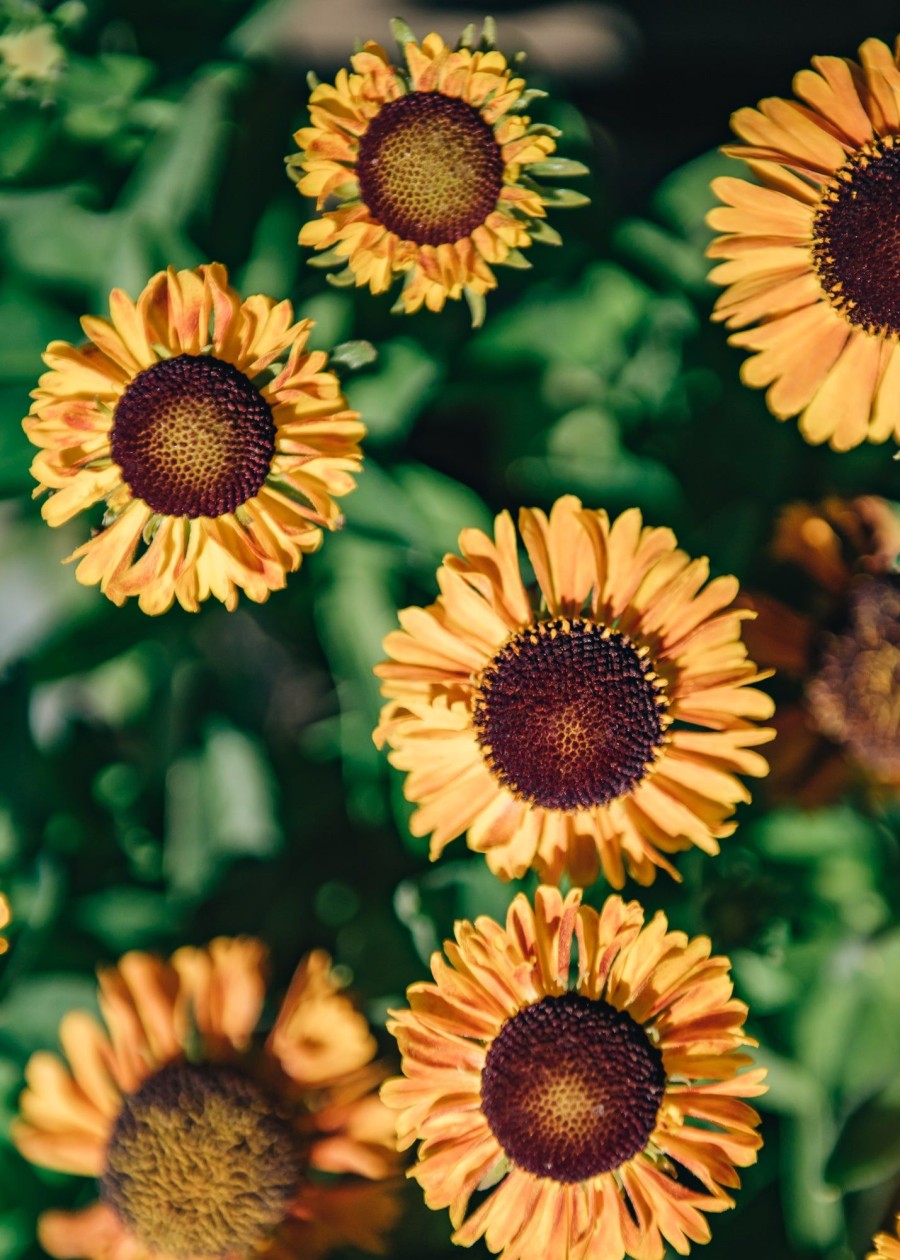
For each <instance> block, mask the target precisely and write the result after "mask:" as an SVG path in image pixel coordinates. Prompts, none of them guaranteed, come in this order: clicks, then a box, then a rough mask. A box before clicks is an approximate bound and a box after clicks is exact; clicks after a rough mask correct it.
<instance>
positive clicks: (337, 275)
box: [325, 267, 356, 289]
mask: <svg viewBox="0 0 900 1260" xmlns="http://www.w3.org/2000/svg"><path fill="white" fill-rule="evenodd" d="M325 279H326V280H327V281H328V283H329V284H333V285H334V287H335V288H336V289H348V288H349V287H350V285H352V284H356V276H355V275H354V274H353V271H352V270H351V268H350V267H345V268H344V270H343V271H332V272H330V273H329V274H328V275H327V276H326V277H325Z"/></svg>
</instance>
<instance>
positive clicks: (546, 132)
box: [525, 123, 562, 140]
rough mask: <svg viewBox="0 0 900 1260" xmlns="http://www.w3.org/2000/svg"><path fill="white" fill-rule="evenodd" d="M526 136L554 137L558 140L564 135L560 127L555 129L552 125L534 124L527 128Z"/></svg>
mask: <svg viewBox="0 0 900 1260" xmlns="http://www.w3.org/2000/svg"><path fill="white" fill-rule="evenodd" d="M525 135H526V136H552V138H553V139H554V140H558V139H559V138H560V136H561V135H562V132H561V131H560V129H559V127H554V126H553V125H552V124H551V123H532V124H531V126H530V127H526V128H525Z"/></svg>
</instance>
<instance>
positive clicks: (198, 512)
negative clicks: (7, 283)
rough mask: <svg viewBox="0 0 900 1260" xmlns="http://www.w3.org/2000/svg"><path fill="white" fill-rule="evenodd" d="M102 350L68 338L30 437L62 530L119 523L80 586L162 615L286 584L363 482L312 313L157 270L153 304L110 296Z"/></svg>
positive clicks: (201, 275) (89, 546)
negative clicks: (99, 513)
mask: <svg viewBox="0 0 900 1260" xmlns="http://www.w3.org/2000/svg"><path fill="white" fill-rule="evenodd" d="M109 305H110V318H109V320H108V321H107V320H105V319H98V318H94V317H91V316H86V317H85V318H84V319H83V320H82V321H81V322H82V327H83V329H84V332H85V334H86V336H87V337H88V338H89V341H88V343H87V345H85V346H83V347H81V348H77V347H75V346H71V345H69V344H68V343H67V342H64V341H54V342H52V343H51V344H50V345H49V346H48V348H47V350H46V351H45V353H44V362H45V363H46V364H47V366H48V368H49V369H50V371H48V372H46V373H45V374H44V375H43V376H42V377H41V379H40V383H39V386H38V388H37V389H36V390H35V391H34V393H33V395H32V397H33V398H34V403H33V404H32V408H31V413H30V415H29V416H28V417H27V418H26V419H25V420H24V421H23V425H24V428H25V432H26V433H27V434H28V437H29V438H30V440H31V441H32V442H33V443H34V445H35V446H39V447H41V448H42V449H41V451H40V453H39V454H38V455H37V456H36V457H35V459H34V462H33V463H32V466H31V472H32V476H33V477H34V478H35V479H36V480H37V482H38V483H39V485H38V489H37V491H36V492H35V493H36V494H40V493H41V492H42V491H44V490H51V491H53V494H52V495H51V497H50V498H49V499H48V500H47V502H46V503H45V504H44V507H43V516H44V519H45V520H46V521H47V522H48V523H49V524H50V525H61V524H62V523H63V522H64V521H68V520H69V519H70V518H71V517H73V516H75V515H77V514H78V513H79V512H81V511H84V510H85V509H89V508H92V507H93V506H94V505H95V504H97V503H100V502H103V503H105V505H106V512H105V515H104V517H103V525H102V528H101V529H100V530H99V531H96V532H95V534H94V537H92V538H91V540H90V542H87V543H85V544H84V546H82V547H79V548H78V550H77V551H75V552H74V554H73V555H72V556H71V557H70V559H73V560H74V559H79V560H80V561H81V563H80V564H79V565H78V568H77V570H76V577H77V578H78V580H79V582H82V583H84V584H85V585H87V586H90V585H94V584H95V583H98V582H99V583H100V589H101V590H102V591H103V592H104V593H105V594H106V595H107V596H108V597H109V598H110V599H111V600H112V601H113V602H114V603H116V604H122V603H124V601H125V600H126V599H127V598H128V597H129V596H132V595H136V596H137V597H138V601H139V603H140V606H141V608H142V609H143V610H144V612H146V613H162V612H165V611H166V609H168V608H169V607H170V606H171V605H172V603H173V601H174V600H177V601H178V603H179V604H181V606H182V607H183V608H186V609H187V610H188V611H190V612H196V611H197V609H198V608H199V606H200V604H201V602H202V601H203V600H205V599H208V598H209V596H210V595H212V596H215V598H216V599H219V600H221V601H222V603H224V604H225V605H226V606H227V607H228V608H229V609H233V608H234V607H235V605H236V604H237V599H238V589H241V590H243V591H244V592H245V593H246V595H247V596H248V598H249V599H252V600H255V601H256V602H258V603H261V602H263V601H264V600H266V599H267V598H268V596H269V592H270V591H274V590H280V589H281V588H282V587H283V586H284V584H285V577H286V574H287V573H289V572H291V571H293V570H294V569H297V568H298V567H299V565H300V562H301V560H302V558H303V555H304V553H306V552H310V551H315V550H316V549H317V548H318V547H319V546H320V544H321V541H322V530H323V529H336V528H339V527H340V525H341V524H342V517H341V515H340V512H339V511H338V507H337V504H336V503H335V499H336V498H337V497H339V496H341V495H344V494H347V493H348V492H349V491H351V490H352V489H353V487H354V474H355V473H357V472H358V471H359V468H360V464H361V454H360V450H359V445H358V443H359V440H360V438H361V437H362V436H363V434H364V432H365V430H364V428H363V426H362V425H361V424H360V423H359V417H358V416H357V415H356V413H355V412H352V411H348V410H347V409H346V404H345V402H344V399H343V397H342V395H341V391H340V388H339V385H338V381H337V379H336V377H335V376H334V375H333V374H332V373H331V372H327V371H325V365H326V362H327V355H325V354H323V353H321V352H314V353H307V352H306V351H305V344H306V340H307V337H308V334H309V331H310V329H311V327H312V323H311V321H310V320H301V321H300V322H298V323H294V322H293V312H292V309H291V304H290V303H289V302H278V303H275V302H274V301H272V299H271V298H267V297H262V296H255V297H250V298H248V299H247V300H246V301H245V302H241V300H240V298H239V297H238V295H237V294H236V293H235V291H234V290H233V289H232V288H230V287H229V285H228V277H227V275H226V272H225V269H224V268H223V267H222V266H220V265H219V264H217V263H213V264H210V265H208V266H203V267H199V268H197V270H195V271H175V270H174V269H172V268H169V270H168V271H165V272H160V273H159V274H158V275H156V276H154V277H153V279H152V280H151V281H150V283H149V284H148V285H147V287H146V288H145V289H144V291H143V293H142V294H141V295H140V297H139V298H138V301H137V302H136V303H135V302H132V301H131V299H130V298H128V297H127V296H126V295H125V294H124V293H123V292H122V291H121V290H119V289H115V290H113V292H112V293H111V295H110V299H109Z"/></svg>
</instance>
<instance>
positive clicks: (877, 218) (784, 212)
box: [709, 39, 900, 450]
mask: <svg viewBox="0 0 900 1260" xmlns="http://www.w3.org/2000/svg"><path fill="white" fill-rule="evenodd" d="M898 48H900V45H898ZM859 55H860V61H861V64H860V65H857V63H856V62H854V61H850V60H848V59H844V58H841V57H814V58H813V67H814V68H813V69H812V70H801V71H800V73H799V74H797V75H796V76H795V78H794V92H795V93H796V95H797V96H798V97H799V98H800V100H799V101H786V100H780V99H777V98H774V97H773V98H770V99H768V100H764V101H760V103H759V107H758V109H739V110H738V111H737V113H735V114H734V116H733V117H732V120H731V122H732V127H733V128H734V130H735V132H736V133H737V134H738V136H739V137H740V138H741V140H743V141H744V143H743V144H740V145H735V146H732V147H731V148H727V149H726V150H725V152H726V153H728V154H729V155H730V156H732V157H737V158H741V159H743V160H744V161H745V162H746V163H747V165H748V167H749V168H750V171H751V172H752V174H753V175H754V176H755V177H756V179H757V180H758V181H759V182H758V183H748V182H747V181H746V180H742V179H734V178H731V177H728V178H723V179H718V180H716V181H715V182H714V184H713V190H714V191H715V193H716V195H717V196H718V197H719V198H720V200H721V201H723V202H724V203H725V205H724V206H723V207H719V208H717V209H715V210H713V211H712V213H711V214H710V216H709V222H710V224H711V226H712V227H714V228H717V229H719V230H721V231H722V232H724V233H725V235H723V236H720V237H719V238H718V239H717V240H715V241H714V242H713V244H712V246H711V247H710V250H709V252H710V254H711V256H712V257H714V258H718V259H725V260H726V261H724V262H722V263H721V264H720V265H718V266H717V267H715V268H714V270H713V271H712V273H711V279H713V280H714V281H716V283H718V284H724V285H727V286H728V288H727V289H726V291H725V292H724V293H723V294H722V296H721V297H720V298H719V300H718V302H717V304H716V310H715V315H714V318H715V319H719V320H724V321H725V322H726V324H727V326H728V327H729V328H738V329H743V330H744V331H741V332H736V333H734V334H733V336H732V337H731V338H730V341H731V343H732V345H736V346H742V347H744V348H745V349H748V350H751V351H753V352H754V353H753V357H752V358H750V359H748V360H747V361H746V362H745V363H744V364H743V367H742V369H741V376H742V379H743V381H744V383H745V384H747V385H752V386H757V387H762V388H766V389H767V391H768V392H767V394H766V401H767V403H768V405H769V409H770V410H771V411H772V413H773V414H774V415H775V416H777V417H778V419H780V420H784V419H786V418H787V417H788V416H794V415H798V414H799V416H800V431H801V433H802V434H803V436H804V437H805V438H806V440H807V441H808V442H813V443H818V442H825V441H827V442H829V443H830V444H831V446H833V447H834V448H835V450H847V449H849V448H850V447H852V446H857V445H858V444H859V443H860V442H864V441H869V442H884V441H886V440H887V439H888V438H891V437H893V438H894V439H900V344H898V343H900V296H898V295H900V265H898V261H897V260H898V257H900V254H898V244H900V210H898V207H900V146H898V145H897V138H898V136H900V68H898V62H897V57H896V56H895V55H893V54H892V53H891V51H890V49H889V48H888V47H887V46H886V45H885V44H883V43H882V42H881V41H880V40H877V39H868V40H866V42H865V43H864V44H863V45H862V46H861V48H860V50H859Z"/></svg>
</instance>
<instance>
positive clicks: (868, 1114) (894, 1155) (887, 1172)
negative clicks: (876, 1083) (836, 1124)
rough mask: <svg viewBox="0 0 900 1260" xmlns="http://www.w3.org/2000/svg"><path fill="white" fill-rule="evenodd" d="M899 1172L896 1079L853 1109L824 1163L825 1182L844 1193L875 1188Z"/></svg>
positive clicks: (899, 1085) (898, 1092)
mask: <svg viewBox="0 0 900 1260" xmlns="http://www.w3.org/2000/svg"><path fill="white" fill-rule="evenodd" d="M898 1172H900V1078H897V1079H895V1080H893V1081H891V1082H890V1084H889V1085H887V1086H886V1087H885V1089H883V1090H881V1091H880V1092H879V1093H878V1094H876V1095H875V1096H874V1097H873V1098H870V1099H868V1101H867V1102H865V1103H863V1105H862V1106H861V1107H859V1108H857V1110H856V1111H854V1112H853V1113H852V1115H851V1116H850V1117H849V1118H848V1119H847V1121H846V1123H845V1124H844V1127H843V1128H842V1129H841V1132H840V1135H839V1137H838V1140H837V1143H836V1144H835V1148H834V1150H833V1151H832V1153H831V1158H830V1159H829V1161H828V1166H827V1175H828V1179H829V1181H832V1182H834V1183H835V1184H836V1185H839V1186H840V1187H841V1189H842V1190H843V1191H844V1192H845V1193H847V1192H852V1191H856V1190H865V1189H866V1188H867V1187H868V1186H875V1185H879V1184H880V1183H881V1182H883V1181H886V1180H887V1179H888V1178H889V1177H891V1178H892V1177H895V1176H896V1175H897V1173H898Z"/></svg>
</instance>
